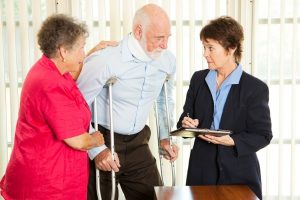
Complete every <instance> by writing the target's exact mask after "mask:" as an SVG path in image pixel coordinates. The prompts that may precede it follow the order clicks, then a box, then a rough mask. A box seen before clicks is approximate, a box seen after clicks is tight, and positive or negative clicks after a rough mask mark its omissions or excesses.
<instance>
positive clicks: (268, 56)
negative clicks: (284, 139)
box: [266, 0, 271, 198]
mask: <svg viewBox="0 0 300 200" xmlns="http://www.w3.org/2000/svg"><path fill="white" fill-rule="evenodd" d="M270 3H271V0H268V5H269V6H268V11H267V12H268V24H267V52H271V51H270V49H271V42H270V38H271V35H270V34H271V31H270V28H271V6H270V5H271V4H270ZM270 84H271V64H270V54H268V55H267V85H269V86H270ZM270 157H271V155H270V150H269V147H267V149H266V186H267V187H266V195H267V198H268V194H269V187H268V186H270V179H269V177H271V174H270V171H271V170H267V169H268V167H269V166H270Z"/></svg>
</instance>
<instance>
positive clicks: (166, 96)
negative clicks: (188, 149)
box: [155, 75, 176, 186]
mask: <svg viewBox="0 0 300 200" xmlns="http://www.w3.org/2000/svg"><path fill="white" fill-rule="evenodd" d="M170 78H171V76H170V75H167V77H166V80H165V82H164V85H163V88H164V92H165V106H166V114H167V125H168V135H169V141H170V146H171V148H172V144H173V142H172V137H171V136H170V132H171V124H170V114H169V106H168V90H167V82H168V81H169V80H170ZM155 107H156V125H157V126H156V127H157V130H158V131H157V134H158V135H157V137H158V146H159V144H160V143H159V135H160V134H159V132H160V130H159V124H158V112H157V102H155ZM158 149H159V155H160V156H159V158H160V171H161V176H162V177H163V175H162V155H161V152H160V148H158ZM171 169H172V186H175V178H176V177H175V166H174V162H171ZM162 179H163V178H162Z"/></svg>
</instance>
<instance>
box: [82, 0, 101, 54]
mask: <svg viewBox="0 0 300 200" xmlns="http://www.w3.org/2000/svg"><path fill="white" fill-rule="evenodd" d="M84 4H85V15H86V17H85V19H86V20H85V23H86V25H87V27H88V29H89V30H90V31H89V37H88V38H87V39H86V45H85V48H86V49H87V51H89V50H90V49H91V48H92V46H93V44H96V43H98V42H99V39H97V40H96V41H93V40H94V31H93V29H94V28H93V6H92V0H85V1H84Z"/></svg>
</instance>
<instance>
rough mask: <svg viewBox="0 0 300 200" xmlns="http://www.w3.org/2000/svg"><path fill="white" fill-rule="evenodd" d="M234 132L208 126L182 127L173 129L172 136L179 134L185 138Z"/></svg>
mask: <svg viewBox="0 0 300 200" xmlns="http://www.w3.org/2000/svg"><path fill="white" fill-rule="evenodd" d="M229 134H232V132H231V131H229V130H213V129H207V128H184V127H181V128H179V129H177V130H174V131H171V132H170V135H171V136H179V137H185V138H192V137H197V136H198V135H213V136H217V137H220V136H224V135H229Z"/></svg>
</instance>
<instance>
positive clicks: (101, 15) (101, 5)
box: [98, 0, 107, 40]
mask: <svg viewBox="0 0 300 200" xmlns="http://www.w3.org/2000/svg"><path fill="white" fill-rule="evenodd" d="M105 9H106V5H105V0H99V1H98V23H99V29H98V30H99V40H106V39H107V38H106V16H105Z"/></svg>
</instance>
